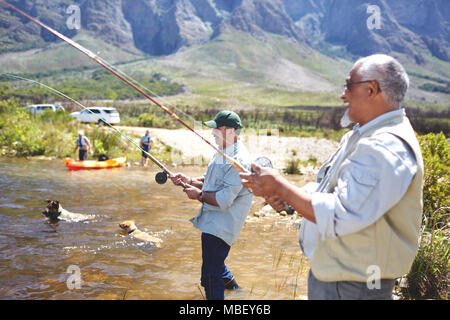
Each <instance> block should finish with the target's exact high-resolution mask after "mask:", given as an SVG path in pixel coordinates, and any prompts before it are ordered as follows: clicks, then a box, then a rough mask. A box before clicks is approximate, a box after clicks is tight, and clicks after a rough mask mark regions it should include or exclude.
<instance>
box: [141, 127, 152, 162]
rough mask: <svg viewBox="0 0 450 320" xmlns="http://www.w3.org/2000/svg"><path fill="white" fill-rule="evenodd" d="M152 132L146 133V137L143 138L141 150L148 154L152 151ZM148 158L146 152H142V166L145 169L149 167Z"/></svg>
mask: <svg viewBox="0 0 450 320" xmlns="http://www.w3.org/2000/svg"><path fill="white" fill-rule="evenodd" d="M150 141H151V138H150V131H149V130H147V131H145V135H143V136H142V137H141V148H142V149H143V150H145V151H147V152H149V151H150ZM147 161H148V156H147V155H146V154H145V152H142V158H141V165H142V166H143V167H146V166H147Z"/></svg>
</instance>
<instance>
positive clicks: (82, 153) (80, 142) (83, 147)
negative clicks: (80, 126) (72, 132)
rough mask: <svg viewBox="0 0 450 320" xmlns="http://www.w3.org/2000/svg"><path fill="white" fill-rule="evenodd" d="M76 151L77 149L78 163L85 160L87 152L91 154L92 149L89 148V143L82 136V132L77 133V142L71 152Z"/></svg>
mask: <svg viewBox="0 0 450 320" xmlns="http://www.w3.org/2000/svg"><path fill="white" fill-rule="evenodd" d="M77 149H79V151H78V159H79V160H80V161H84V160H86V158H87V154H88V152H89V154H91V155H92V153H93V152H92V147H91V142H90V141H89V139H88V138H87V137H86V136H85V135H84V132H83V130H80V131H78V139H77V141H76V143H75V150H74V151H73V152H74V153H76V152H77Z"/></svg>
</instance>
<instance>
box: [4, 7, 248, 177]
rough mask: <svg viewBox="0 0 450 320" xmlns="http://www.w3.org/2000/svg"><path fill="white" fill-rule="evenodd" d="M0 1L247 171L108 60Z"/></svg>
mask: <svg viewBox="0 0 450 320" xmlns="http://www.w3.org/2000/svg"><path fill="white" fill-rule="evenodd" d="M0 3H3V4H4V5H6V6H7V7H8V8H10V9H12V10H14V11H15V12H17V13H19V14H20V15H22V16H24V17H25V18H27V19H29V20H30V21H32V22H34V23H35V24H37V25H39V26H41V27H42V28H44V29H46V30H47V31H49V32H50V33H53V34H54V35H55V36H57V37H58V38H60V39H61V40H63V41H65V42H66V43H68V44H69V45H71V46H72V47H74V48H75V49H77V50H79V51H80V52H82V53H84V54H85V55H86V56H88V57H89V58H90V59H92V60H94V61H95V62H97V63H98V64H100V65H101V66H102V67H103V68H105V69H106V70H108V71H109V72H111V73H112V74H114V75H115V76H116V77H118V78H119V79H120V80H122V81H123V82H125V83H126V84H128V85H129V86H131V87H132V88H133V89H135V90H136V91H138V92H139V93H140V94H142V95H143V96H144V97H145V98H147V99H148V100H150V101H151V102H152V103H153V104H155V105H156V106H158V107H159V108H161V109H162V110H164V111H165V112H166V113H167V114H168V115H169V116H170V117H171V118H172V119H174V120H176V121H178V122H179V123H181V124H182V125H183V126H184V127H186V128H187V129H188V130H190V131H191V132H193V133H194V134H195V135H197V136H198V137H199V138H200V139H202V140H203V141H204V142H206V143H207V144H208V145H209V146H210V147H212V148H213V149H214V150H215V151H216V152H218V153H219V154H220V155H222V156H223V157H224V158H225V159H226V160H227V161H228V162H229V163H230V164H231V165H232V166H233V168H235V169H236V170H237V171H238V172H248V170H247V169H245V168H244V166H242V165H241V164H240V163H239V162H238V161H236V160H235V159H233V158H232V157H230V156H229V155H227V154H226V153H225V152H223V151H222V150H220V149H219V148H217V147H216V146H214V145H213V144H212V143H211V142H209V141H208V140H207V139H205V138H204V137H203V136H202V135H200V134H199V133H198V132H197V131H195V130H194V129H193V128H192V127H191V126H189V125H188V124H187V123H186V122H184V121H183V120H182V119H180V117H178V115H177V114H175V113H174V112H172V111H170V110H169V109H168V108H167V107H165V106H163V105H162V104H160V103H159V102H158V101H156V100H155V99H153V98H152V97H151V96H150V95H149V94H147V93H146V92H145V91H143V90H142V89H141V88H139V87H138V86H137V85H136V84H134V83H133V82H132V81H130V80H129V79H128V78H129V77H128V76H127V75H126V74H125V73H123V72H121V71H119V70H118V69H117V68H114V67H113V66H112V65H110V64H109V63H108V62H106V61H105V60H104V59H103V58H101V57H100V56H98V55H96V54H94V53H93V52H92V51H90V50H88V49H86V48H85V47H83V46H82V45H80V44H78V43H77V42H75V41H73V40H71V39H69V38H68V37H66V36H64V35H63V34H61V33H59V32H58V31H56V30H54V29H52V28H50V27H49V26H47V25H45V24H44V23H42V22H40V21H39V20H37V19H35V18H33V17H31V16H29V15H28V14H26V13H25V12H23V11H21V10H19V9H17V8H16V7H15V6H13V5H12V4H9V3H8V2H6V1H4V0H0Z"/></svg>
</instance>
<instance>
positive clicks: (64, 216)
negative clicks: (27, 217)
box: [42, 200, 94, 222]
mask: <svg viewBox="0 0 450 320" xmlns="http://www.w3.org/2000/svg"><path fill="white" fill-rule="evenodd" d="M46 202H47V207H45V209H44V211H42V214H43V215H44V216H46V217H47V218H48V219H49V220H50V221H51V222H57V221H58V220H66V221H75V222H78V221H83V220H91V219H94V216H92V215H85V214H81V213H74V212H70V211H67V210H66V209H64V208H63V207H62V206H61V203H60V202H59V201H58V200H46Z"/></svg>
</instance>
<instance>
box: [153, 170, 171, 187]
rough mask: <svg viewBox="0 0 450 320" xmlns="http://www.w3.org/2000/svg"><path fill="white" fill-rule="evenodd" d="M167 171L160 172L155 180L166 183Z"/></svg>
mask: <svg viewBox="0 0 450 320" xmlns="http://www.w3.org/2000/svg"><path fill="white" fill-rule="evenodd" d="M167 177H168V176H167V173H165V172H164V171H161V172H158V173H157V174H156V176H155V181H156V183H158V184H164V183H166V182H167Z"/></svg>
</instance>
